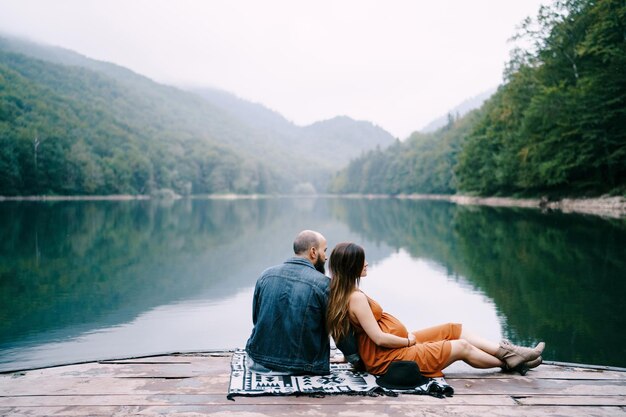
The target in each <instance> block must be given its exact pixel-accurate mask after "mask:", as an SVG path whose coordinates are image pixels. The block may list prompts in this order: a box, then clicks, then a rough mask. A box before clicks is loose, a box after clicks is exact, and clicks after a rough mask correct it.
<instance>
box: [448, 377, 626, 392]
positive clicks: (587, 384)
mask: <svg viewBox="0 0 626 417" xmlns="http://www.w3.org/2000/svg"><path fill="white" fill-rule="evenodd" d="M451 385H452V387H453V388H454V392H455V395H464V394H509V395H518V396H522V395H535V394H537V395H540V394H555V395H564V394H566V395H590V394H597V395H626V380H619V381H613V380H568V379H559V380H546V379H532V378H524V377H519V378H509V379H506V378H502V379H468V380H464V381H463V382H462V384H458V383H454V384H451Z"/></svg>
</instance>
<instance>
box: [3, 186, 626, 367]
mask: <svg viewBox="0 0 626 417" xmlns="http://www.w3.org/2000/svg"><path fill="white" fill-rule="evenodd" d="M302 229H314V230H318V231H320V232H322V233H323V234H324V235H325V237H326V238H327V240H328V244H329V253H330V249H332V247H333V246H334V245H335V244H337V243H339V242H342V241H354V242H357V243H359V244H360V245H362V246H363V247H364V248H365V251H366V257H367V260H368V262H369V275H368V276H367V277H366V278H364V279H363V280H362V282H361V287H362V288H363V290H364V291H365V292H366V293H367V294H368V295H370V296H371V297H372V298H374V299H375V300H377V301H378V302H379V303H380V304H381V305H382V306H383V308H384V309H385V310H386V311H388V312H390V313H391V314H393V315H395V316H396V317H398V318H399V319H400V320H401V321H403V322H404V323H405V325H406V326H407V327H408V328H409V329H419V328H423V327H427V326H431V325H434V324H438V323H442V322H448V321H455V322H461V323H463V325H464V326H466V327H467V328H469V329H472V330H474V331H475V332H478V333H480V334H482V335H483V336H485V337H488V338H490V339H494V340H499V339H500V338H502V337H506V338H509V339H511V340H512V341H514V342H517V343H524V344H526V343H534V342H536V341H538V340H544V341H545V342H546V344H547V347H546V350H545V352H544V358H545V359H546V360H557V361H565V362H581V363H590V364H597V365H612V366H620V367H626V336H625V335H624V333H622V330H623V329H624V328H626V303H625V302H624V295H625V294H626V220H624V219H620V220H616V219H603V218H599V217H595V216H584V215H576V214H562V213H558V212H552V213H542V212H540V211H539V210H534V209H514V208H490V207H478V206H457V205H455V204H452V203H447V202H441V201H424V200H403V199H356V198H354V199H349V198H313V197H312V198H259V199H238V200H219V199H184V200H175V201H58V202H3V203H0V371H8V370H17V369H26V368H34V367H42V366H49V365H57V364H64V363H74V362H81V361H88V360H97V359H107V358H122V357H129V356H138V355H147V354H156V353H165V352H174V351H177V352H180V351H203V350H216V349H234V348H237V347H243V346H244V345H245V342H246V340H247V338H248V336H249V334H250V330H251V327H252V320H251V303H252V293H253V288H254V283H255V281H256V278H257V277H258V275H259V274H260V273H261V272H262V271H263V270H264V269H265V268H267V267H269V266H271V265H274V264H277V263H281V262H283V261H284V260H285V259H287V258H289V257H291V256H292V242H293V238H294V237H295V235H296V234H297V233H298V232H299V231H300V230H302Z"/></svg>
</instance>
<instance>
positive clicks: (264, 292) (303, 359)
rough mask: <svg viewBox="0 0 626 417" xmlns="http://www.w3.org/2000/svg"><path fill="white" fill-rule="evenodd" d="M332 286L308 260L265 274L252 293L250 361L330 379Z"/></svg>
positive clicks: (298, 261)
mask: <svg viewBox="0 0 626 417" xmlns="http://www.w3.org/2000/svg"><path fill="white" fill-rule="evenodd" d="M329 285H330V280H329V278H328V277H327V276H326V275H324V274H322V273H320V272H318V271H317V270H316V269H315V268H314V267H313V264H311V262H309V261H308V260H306V259H304V258H298V257H294V258H291V259H288V260H287V261H285V263H283V264H282V265H277V266H274V267H272V268H269V269H267V270H265V271H264V272H263V274H262V275H261V277H260V278H259V279H258V280H257V283H256V286H255V288H254V298H253V301H252V322H253V324H254V327H253V329H252V334H251V335H250V338H249V339H248V343H247V344H246V352H247V353H248V355H249V356H250V357H251V358H252V359H253V360H254V361H255V362H257V363H259V364H261V365H263V366H265V367H267V368H270V369H273V370H276V371H287V372H290V373H294V374H302V373H312V374H328V373H330V369H329V366H330V364H329V362H330V360H329V357H330V342H329V337H328V332H327V331H326V323H325V321H326V308H327V305H328V292H329Z"/></svg>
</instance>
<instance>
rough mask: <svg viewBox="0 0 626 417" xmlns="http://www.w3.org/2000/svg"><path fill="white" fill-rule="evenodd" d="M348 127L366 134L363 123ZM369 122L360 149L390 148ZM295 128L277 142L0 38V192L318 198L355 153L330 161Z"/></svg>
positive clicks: (64, 56) (208, 108)
mask: <svg viewBox="0 0 626 417" xmlns="http://www.w3.org/2000/svg"><path fill="white" fill-rule="evenodd" d="M255 106H257V107H259V108H260V107H261V106H258V105H255ZM350 123H351V127H350V128H353V129H355V130H356V131H359V132H361V133H362V127H363V125H364V123H363V122H356V121H353V120H350ZM365 125H368V126H370V127H371V128H370V129H369V131H368V133H367V134H366V135H364V136H365V137H362V141H361V143H360V144H361V145H362V147H361V148H358V146H359V144H358V143H357V144H355V146H357V149H360V150H359V152H361V151H363V150H366V149H368V146H369V147H373V146H374V145H373V144H372V143H371V141H369V136H368V135H370V134H371V135H373V136H375V137H376V139H375V140H379V139H380V140H381V142H380V143H381V144H383V145H384V144H386V143H390V142H391V141H392V140H393V139H392V137H391V135H389V134H388V133H387V132H384V131H383V130H382V129H379V128H375V127H374V126H371V124H368V123H365ZM294 128H296V127H295V126H294ZM299 129H300V131H301V132H300V133H301V134H300V135H297V134H294V135H292V136H289V137H287V138H282V137H277V136H276V135H275V133H274V132H273V131H271V130H270V129H268V128H267V126H263V125H256V124H254V123H250V121H249V120H245V118H243V117H242V115H240V114H237V113H236V112H233V111H232V109H228V108H227V107H220V106H218V105H216V104H212V103H211V102H209V101H207V100H206V99H203V98H201V97H199V96H198V95H196V94H193V93H190V92H185V91H182V90H180V89H177V88H173V87H169V86H165V85H161V84H158V83H155V82H153V81H151V80H149V79H147V78H145V77H143V76H141V75H138V74H135V73H133V72H132V71H129V70H127V69H124V68H122V67H119V66H116V65H113V64H109V63H105V62H99V61H94V60H91V59H88V58H86V57H83V56H81V55H78V54H76V53H74V52H71V51H67V50H64V49H60V48H52V47H46V46H41V45H37V44H33V43H29V42H25V41H21V40H17V39H14V38H6V37H5V38H3V37H0V195H42V194H43V195H48V194H60V195H69V194H78V195H93V194H121V193H124V194H149V193H154V192H158V191H159V190H162V189H171V190H173V191H175V192H177V193H179V194H207V193H290V192H293V191H298V190H306V191H309V192H310V191H314V190H324V189H325V188H326V183H327V180H328V178H329V176H330V175H331V173H332V172H333V171H334V170H335V169H337V168H338V167H340V166H345V164H346V163H347V162H348V160H349V158H350V156H351V155H352V153H347V152H344V153H343V154H340V153H337V156H338V158H339V159H338V160H335V161H334V164H335V165H333V164H332V163H328V162H326V161H325V160H324V159H323V155H319V154H318V153H317V149H316V148H317V144H315V143H314V144H311V145H310V147H309V148H308V149H305V151H302V150H301V149H303V147H302V146H300V147H298V146H296V145H294V144H293V143H292V142H295V141H298V140H299V141H301V142H306V141H307V138H310V137H309V136H308V133H307V132H305V128H299ZM295 130H296V131H297V130H298V128H296V129H295ZM381 132H382V133H381ZM385 141H386V142H385Z"/></svg>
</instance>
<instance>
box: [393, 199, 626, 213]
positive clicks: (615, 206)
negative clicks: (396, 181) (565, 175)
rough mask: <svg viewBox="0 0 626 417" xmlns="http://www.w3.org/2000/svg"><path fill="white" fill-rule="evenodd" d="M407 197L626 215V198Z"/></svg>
mask: <svg viewBox="0 0 626 417" xmlns="http://www.w3.org/2000/svg"><path fill="white" fill-rule="evenodd" d="M398 198H406V199H417V200H419V199H427V200H444V201H450V202H452V203H455V204H459V205H481V206H490V207H521V208H534V209H539V210H542V211H560V212H562V213H579V214H592V215H596V216H601V217H610V218H616V219H619V218H622V217H626V198H624V197H620V196H618V197H595V198H563V199H560V200H554V201H549V200H547V199H546V198H512V197H473V196H466V195H450V196H442V195H428V194H426V195H423V194H410V195H403V196H398Z"/></svg>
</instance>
